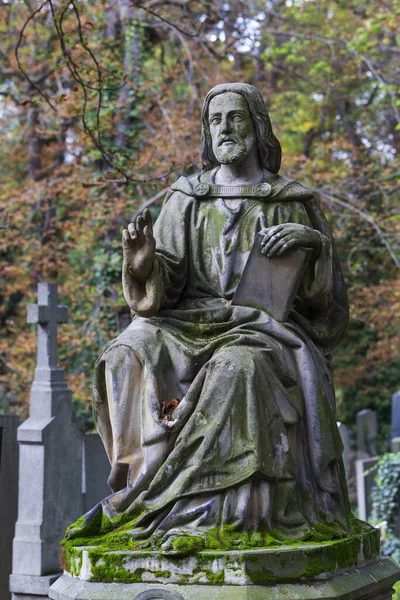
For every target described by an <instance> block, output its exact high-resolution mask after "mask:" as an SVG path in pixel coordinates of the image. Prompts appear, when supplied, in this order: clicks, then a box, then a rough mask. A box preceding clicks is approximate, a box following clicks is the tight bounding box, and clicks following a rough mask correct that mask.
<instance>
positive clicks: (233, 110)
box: [208, 92, 256, 164]
mask: <svg viewBox="0 0 400 600" xmlns="http://www.w3.org/2000/svg"><path fill="white" fill-rule="evenodd" d="M208 119H209V127H210V133H211V139H212V148H213V152H214V155H215V158H216V159H217V160H218V162H219V163H220V164H234V163H240V162H242V161H243V160H244V159H245V158H246V157H247V156H248V155H249V154H250V153H251V152H252V150H253V148H254V147H255V145H256V134H255V130H254V125H253V120H252V118H251V115H250V111H249V108H248V105H247V102H246V100H245V99H244V98H243V96H242V95H240V94H236V93H234V92H225V93H224V94H220V95H218V96H215V97H214V98H213V99H212V100H211V102H210V106H209V111H208Z"/></svg>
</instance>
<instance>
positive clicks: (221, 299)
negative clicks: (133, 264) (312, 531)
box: [89, 171, 349, 539]
mask: <svg viewBox="0 0 400 600" xmlns="http://www.w3.org/2000/svg"><path fill="white" fill-rule="evenodd" d="M213 177H214V171H213V172H206V173H202V174H201V175H198V176H196V177H193V178H191V179H186V178H181V179H179V180H178V182H176V183H175V184H174V185H173V186H172V188H171V191H170V193H169V194H168V196H167V198H166V201H165V202H164V205H163V208H162V210H161V213H160V216H159V218H158V220H157V222H156V224H155V228H154V236H155V239H156V256H155V263H154V268H153V271H152V273H151V275H150V277H149V279H148V280H147V282H146V283H145V284H141V285H139V284H137V283H136V282H135V281H134V280H133V278H132V276H131V275H130V273H129V271H128V270H127V268H126V266H124V267H123V289H124V295H125V298H126V301H127V303H128V305H129V306H130V308H131V310H132V313H133V315H134V318H133V320H132V323H131V324H130V325H129V327H128V328H127V329H126V330H125V331H124V332H123V333H121V334H120V335H119V336H118V337H117V338H116V339H115V340H113V341H112V342H110V343H109V344H108V346H107V347H106V349H105V350H104V352H103V353H102V355H101V356H100V358H99V360H98V362H97V366H96V371H95V383H94V390H95V397H94V414H95V419H96V425H97V428H98V430H99V433H100V435H101V437H102V439H103V442H104V445H105V448H106V450H107V454H108V457H109V459H110V463H111V475H110V478H109V484H110V486H111V488H112V489H113V493H112V494H111V495H110V496H109V497H108V498H106V499H105V500H103V502H102V503H101V511H102V514H103V515H104V516H106V517H108V519H110V521H111V523H113V522H115V523H117V522H120V519H118V517H120V516H121V515H124V520H127V519H128V520H129V519H130V518H131V521H132V528H131V533H132V536H133V537H134V538H135V537H136V538H138V539H141V538H146V537H149V536H153V537H154V536H156V537H157V536H158V537H161V538H165V537H168V536H169V535H172V534H177V533H178V534H179V533H185V534H188V533H189V534H190V533H192V534H196V535H197V534H199V533H202V532H207V531H208V530H211V529H213V528H215V527H224V526H228V525H230V526H232V527H233V528H234V529H236V530H238V531H244V530H254V531H257V530H262V529H271V530H272V529H274V530H278V531H280V532H282V533H283V534H284V535H287V536H289V537H296V536H297V537H299V536H300V535H303V533H304V531H305V530H307V529H308V528H312V526H313V525H314V524H315V523H317V522H325V523H328V524H329V523H332V524H335V525H340V526H341V527H343V528H344V529H346V528H347V527H348V516H349V505H348V499H347V489H346V484H345V481H344V477H343V468H342V461H341V454H342V450H343V448H342V443H341V440H340V436H339V433H338V429H337V426H336V420H335V401H334V387H333V381H332V372H331V360H330V354H329V352H330V351H331V350H332V348H334V347H335V345H336V344H337V343H338V341H339V340H340V338H341V336H342V334H343V332H344V329H345V327H346V324H347V319H348V308H347V298H346V292H345V288H344V284H343V279H342V275H341V271H340V266H339V264H338V260H337V256H336V253H335V248H334V245H333V241H332V238H331V235H330V233H329V231H328V228H327V225H326V221H325V218H324V216H323V214H322V212H321V210H320V209H319V207H318V205H317V203H316V201H315V199H314V198H313V197H312V195H311V194H310V192H309V191H307V190H306V189H305V188H304V187H303V186H301V185H300V184H298V183H296V182H292V181H288V180H286V179H284V178H282V177H280V176H278V175H274V176H272V177H270V178H269V179H267V181H268V183H270V184H271V186H272V191H271V194H270V195H269V196H268V197H267V198H254V197H252V198H245V199H243V201H242V202H241V203H240V205H239V206H238V207H237V208H235V209H231V208H229V207H228V206H227V205H226V203H225V202H224V200H223V199H222V198H204V199H199V198H197V197H196V196H195V193H194V188H195V186H196V185H197V184H198V183H199V182H205V183H210V182H213ZM288 222H290V223H299V224H302V225H305V226H308V227H311V228H313V229H315V230H316V231H318V232H319V235H320V239H321V248H320V250H319V251H314V252H313V256H312V258H311V259H310V260H309V263H308V266H307V269H306V272H305V274H304V277H303V280H302V282H301V285H300V288H299V291H298V294H297V297H296V300H295V303H294V306H293V309H292V311H291V313H290V315H289V318H288V320H287V321H286V322H284V323H280V322H278V321H277V320H276V319H274V318H273V317H272V316H271V315H269V314H267V313H266V312H264V311H262V310H258V309H255V308H249V307H244V306H234V305H232V304H230V303H229V301H230V300H232V297H233V295H234V292H235V289H236V287H237V285H238V283H239V281H240V277H241V274H242V272H243V269H244V267H245V264H246V261H247V258H248V256H249V253H250V250H251V248H252V245H253V241H254V236H255V234H256V233H257V232H258V231H259V230H260V229H261V228H263V227H270V226H272V225H278V224H280V223H288ZM174 399H178V400H177V402H176V403H175V404H178V402H179V404H178V406H177V407H176V408H175V410H173V412H172V413H171V415H170V420H169V421H165V420H163V419H162V407H163V403H167V402H170V401H171V400H174ZM99 509H100V505H99V506H97V507H96V508H95V510H94V512H93V513H92V515H94V514H98V511H99ZM89 518H90V513H89Z"/></svg>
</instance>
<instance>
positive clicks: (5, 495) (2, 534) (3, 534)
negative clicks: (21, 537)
mask: <svg viewBox="0 0 400 600" xmlns="http://www.w3.org/2000/svg"><path fill="white" fill-rule="evenodd" d="M18 424H19V419H18V417H17V416H16V415H0V490H1V493H0V598H1V600H8V599H9V598H10V593H9V590H8V579H9V577H10V573H11V547H12V540H13V537H14V528H15V521H16V520H17V506H18V453H19V448H18V442H17V427H18Z"/></svg>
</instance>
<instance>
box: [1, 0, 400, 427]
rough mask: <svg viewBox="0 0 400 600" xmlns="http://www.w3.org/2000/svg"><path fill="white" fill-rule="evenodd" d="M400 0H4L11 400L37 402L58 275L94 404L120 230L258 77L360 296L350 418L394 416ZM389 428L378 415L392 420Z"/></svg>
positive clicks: (69, 345) (349, 342)
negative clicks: (225, 96)
mask: <svg viewBox="0 0 400 600" xmlns="http://www.w3.org/2000/svg"><path fill="white" fill-rule="evenodd" d="M399 13H400V3H399V1H398V0H381V2H380V3H379V5H378V6H377V4H376V3H375V2H374V1H372V0H351V1H341V0H323V1H320V2H316V1H314V0H309V1H305V0H268V1H267V2H265V1H262V2H261V1H254V0H248V1H246V2H242V1H241V0H233V1H231V2H222V1H219V0H213V1H209V2H198V1H192V0H173V1H172V0H170V1H161V0H160V1H157V0H146V1H145V0H143V2H142V3H141V2H138V1H133V0H132V1H130V0H113V1H111V2H107V3H103V2H94V0H87V1H84V2H83V1H82V2H64V1H63V0H59V1H57V2H55V1H44V2H43V3H42V4H41V5H39V4H37V3H33V2H28V1H24V2H18V1H14V2H5V1H4V0H3V3H2V4H0V48H1V50H0V123H1V124H0V130H1V131H0V136H1V147H2V153H1V155H0V179H1V181H2V186H1V188H0V220H1V222H0V226H1V227H2V229H1V230H0V252H1V256H2V262H1V265H0V272H1V282H0V297H1V308H0V331H1V334H2V335H1V341H0V355H1V359H0V386H2V393H0V402H2V410H5V411H8V410H12V411H18V412H20V413H22V414H25V411H26V402H27V396H28V390H29V385H30V381H31V377H32V373H33V367H34V357H35V352H34V347H35V333H34V331H33V330H31V329H30V328H29V327H28V326H27V325H25V324H24V322H25V305H26V303H27V302H28V301H31V300H33V299H34V294H35V286H36V282H37V281H39V280H43V279H47V280H50V281H57V282H58V284H59V286H60V294H61V300H62V301H65V303H67V304H68V305H69V306H70V314H71V320H70V323H69V324H68V325H66V326H63V327H62V328H61V330H60V345H61V352H60V356H61V362H62V363H63V366H65V368H66V370H67V373H68V378H69V385H70V386H71V388H72V390H73V392H74V399H75V402H76V409H77V414H78V415H79V416H80V418H81V419H82V420H83V421H84V422H86V423H87V424H88V425H89V424H90V413H89V412H88V407H89V404H90V396H91V390H90V379H91V372H92V369H93V364H94V360H95V357H96V355H97V354H98V352H99V350H100V348H101V346H102V345H103V344H104V343H105V342H106V341H108V340H109V339H110V338H111V337H113V336H114V335H115V334H117V333H118V331H119V330H120V329H121V328H123V327H124V326H126V324H127V323H128V321H129V315H128V312H127V309H126V307H125V305H124V301H123V298H122V296H121V290H120V266H121V251H120V232H121V229H122V227H123V226H124V225H125V224H126V223H127V222H129V221H130V220H131V219H132V217H133V216H134V214H135V213H136V212H137V211H138V209H139V207H140V206H142V205H143V203H145V202H146V201H148V200H150V204H151V210H152V211H153V213H154V216H156V215H157V210H159V206H160V203H161V202H162V198H163V195H164V190H165V189H166V188H167V187H168V184H169V183H172V181H173V180H174V179H176V178H177V177H178V176H180V175H181V174H190V173H193V172H195V171H196V170H197V169H198V168H199V152H198V148H199V142H200V140H199V134H200V127H199V116H200V108H201V99H202V97H203V96H204V94H205V93H206V91H207V90H208V89H209V88H210V87H211V86H213V85H215V84H217V83H220V82H222V81H227V80H231V81H234V80H244V81H248V82H250V83H253V84H255V85H256V86H257V87H258V88H259V89H260V90H261V91H262V93H263V94H264V97H265V99H266V101H267V104H268V107H269V109H270V112H271V118H272V121H273V124H274V129H275V131H276V133H277V135H278V137H279V138H280V140H281V142H282V145H283V150H284V161H283V167H282V173H284V174H285V175H286V176H289V177H294V178H296V179H298V180H300V181H302V182H304V183H305V184H307V185H308V186H309V187H310V188H312V189H313V190H314V192H315V193H316V195H317V196H318V197H319V199H320V201H321V203H322V205H323V208H324V210H325V211H326V212H327V214H328V217H329V219H330V221H331V225H332V228H333V229H334V230H335V233H336V236H335V237H336V240H337V244H338V247H339V251H340V254H341V258H342V263H343V266H344V269H345V276H346V280H347V282H348V285H349V294H350V299H351V306H352V321H351V326H350V329H349V332H348V334H347V336H346V338H345V340H344V342H343V344H342V346H341V347H340V348H339V349H338V351H337V352H336V355H335V361H336V384H337V388H338V389H337V396H338V413H339V418H340V419H343V420H346V421H348V422H349V423H351V422H352V419H353V415H354V412H355V411H356V410H359V409H360V408H362V407H366V406H370V407H374V408H376V409H377V410H378V411H379V412H380V417H381V419H380V421H381V423H384V422H385V421H386V422H387V421H388V416H389V412H388V411H389V406H390V395H391V393H392V392H393V391H395V389H397V388H398V386H399V383H400V381H399V379H400V377H399V372H400V368H399V367H400V359H399V352H398V348H399V346H400V344H399V335H400V334H399V313H400V306H399V304H400V301H399V294H400V278H399V267H400V258H399V235H400V228H399V220H400V216H399V211H398V208H397V205H396V198H397V196H398V189H399V186H398V183H397V181H396V178H397V176H398V167H396V153H397V152H398V149H399V111H400V106H399V102H398V99H397V97H396V89H397V87H398V84H399V79H400V67H399V62H398V59H399V53H400V49H399V37H398V34H397V31H396V24H397V22H398V18H399ZM382 434H383V437H384V436H385V431H384V427H383V431H382Z"/></svg>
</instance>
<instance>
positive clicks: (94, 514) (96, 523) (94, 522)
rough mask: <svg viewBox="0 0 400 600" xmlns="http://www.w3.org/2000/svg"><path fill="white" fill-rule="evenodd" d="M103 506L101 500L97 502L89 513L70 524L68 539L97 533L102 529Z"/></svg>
mask: <svg viewBox="0 0 400 600" xmlns="http://www.w3.org/2000/svg"><path fill="white" fill-rule="evenodd" d="M102 515H103V507H102V505H101V502H100V503H99V504H96V506H94V507H93V508H92V509H91V510H90V511H89V512H88V513H86V514H85V515H84V516H83V517H81V518H80V519H78V520H77V521H76V522H75V523H73V524H72V525H70V527H68V529H67V533H66V537H67V540H72V539H74V538H77V537H85V536H93V535H97V534H98V533H99V531H100V527H101V520H102Z"/></svg>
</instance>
